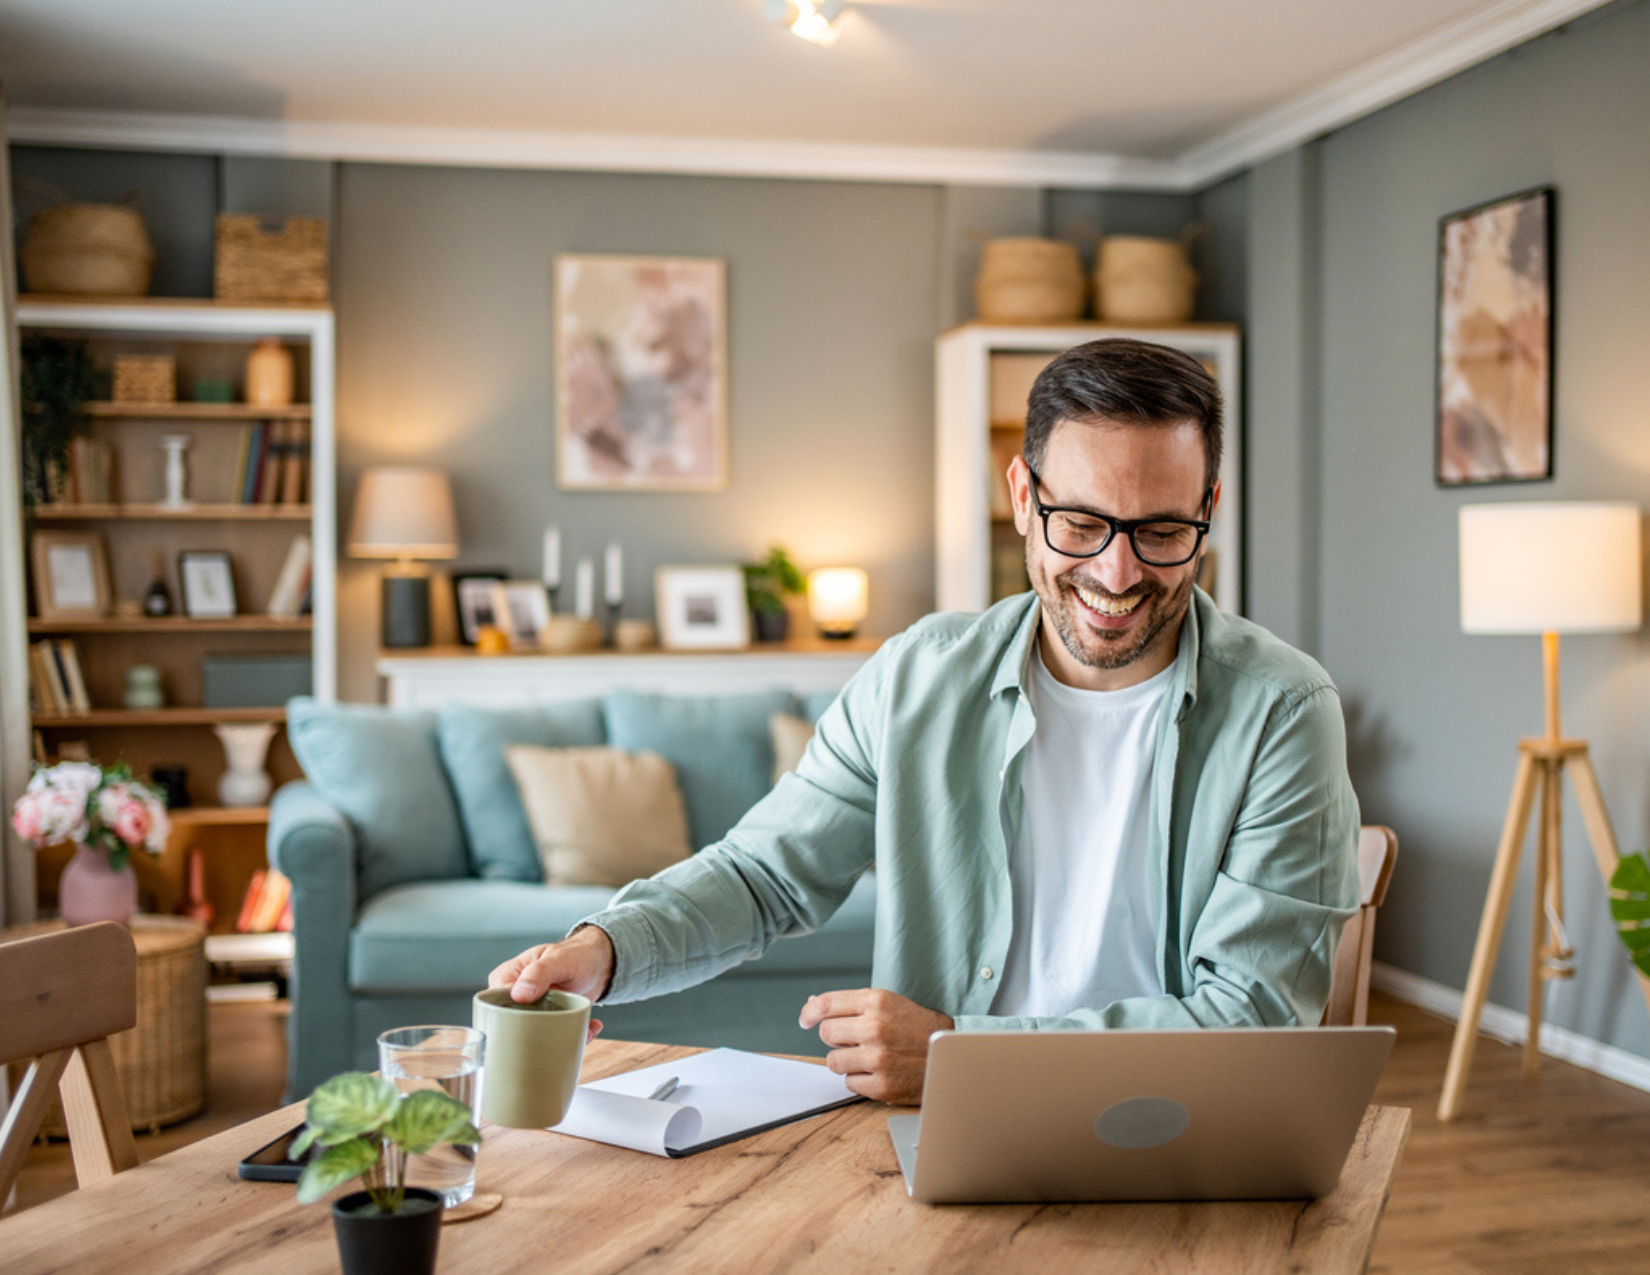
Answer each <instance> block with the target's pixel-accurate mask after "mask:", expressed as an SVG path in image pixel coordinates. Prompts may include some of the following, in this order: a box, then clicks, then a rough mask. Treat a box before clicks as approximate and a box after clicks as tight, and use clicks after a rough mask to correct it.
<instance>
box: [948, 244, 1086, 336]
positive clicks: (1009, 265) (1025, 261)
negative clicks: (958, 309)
mask: <svg viewBox="0 0 1650 1275" xmlns="http://www.w3.org/2000/svg"><path fill="white" fill-rule="evenodd" d="M1084 292H1085V287H1084V283H1083V265H1082V262H1081V261H1080V260H1079V258H1078V256H1077V248H1076V246H1075V245H1074V244H1069V243H1064V242H1062V241H1060V240H1058V239H988V240H986V241H985V243H983V244H981V245H980V273H979V274H978V275H977V276H976V277H975V279H974V308H975V310H976V311H977V312H978V314H979V317H980V319H981V320H982V321H984V322H986V323H1065V322H1069V321H1070V320H1072V319H1078V318H1081V317H1082V314H1083V299H1084Z"/></svg>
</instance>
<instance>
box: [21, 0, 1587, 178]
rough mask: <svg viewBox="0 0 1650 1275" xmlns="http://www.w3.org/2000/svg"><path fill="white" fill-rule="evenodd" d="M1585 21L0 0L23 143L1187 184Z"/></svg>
mask: <svg viewBox="0 0 1650 1275" xmlns="http://www.w3.org/2000/svg"><path fill="white" fill-rule="evenodd" d="M1599 3H1601V0H857V2H856V0H850V4H849V8H848V11H847V13H846V15H845V18H844V21H843V27H842V33H841V37H840V39H839V40H838V42H837V43H836V45H835V46H834V47H831V48H818V47H815V46H813V45H810V44H807V43H805V42H803V41H801V40H798V39H796V38H795V37H794V36H792V35H790V34H789V32H787V31H786V30H785V29H784V28H782V27H779V26H775V25H773V24H771V23H769V22H767V21H765V20H764V18H763V16H762V7H763V5H762V0H469V3H464V4H455V3H452V0H281V2H280V3H253V2H252V0H136V2H134V0H0V82H3V84H4V87H5V91H6V95H7V99H8V101H9V102H10V104H11V106H12V108H13V109H12V112H11V132H12V135H13V136H14V138H16V139H18V140H34V141H43V142H47V141H57V142H67V143H70V144H127V145H166V146H173V147H177V148H193V147H196V146H199V147H201V148H203V149H214V148H216V149H225V150H231V151H263V152H267V153H289V154H318V155H332V156H337V157H342V158H350V157H360V158H401V159H415V160H416V159H427V160H432V161H439V162H495V163H542V164H547V165H559V164H565V165H567V166H591V167H630V168H643V169H646V168H657V169H678V170H683V169H697V170H700V171H733V172H739V171H750V172H793V173H796V174H798V175H817V176H839V177H854V176H859V177H877V178H884V179H886V178H888V177H896V176H900V175H909V176H910V178H912V179H914V180H935V179H939V180H961V181H967V180H982V181H999V182H1005V183H1010V184H1017V183H1019V184H1043V183H1050V184H1058V183H1059V182H1061V181H1062V180H1069V181H1072V182H1074V183H1077V184H1092V185H1112V184H1125V185H1126V184H1138V185H1156V186H1165V187H1175V186H1185V185H1187V184H1190V183H1194V182H1199V181H1206V180H1209V179H1212V178H1213V177H1215V176H1218V175H1220V173H1221V172H1222V171H1229V170H1230V169H1232V168H1235V167H1237V166H1239V165H1241V164H1243V163H1246V162H1252V161H1253V160H1254V159H1256V158H1259V157H1261V155H1262V154H1264V153H1267V152H1269V151H1275V150H1281V149H1284V148H1286V147H1287V146H1290V145H1294V144H1296V143H1297V142H1299V141H1301V140H1304V138H1305V137H1307V136H1310V135H1312V134H1313V133H1315V132H1321V131H1323V130H1324V129H1325V128H1327V127H1334V126H1335V125H1336V124H1338V123H1342V122H1344V121H1345V120H1346V119H1350V118H1354V117H1355V116H1356V115H1357V114H1361V113H1363V112H1364V111H1367V110H1370V109H1373V108H1374V107H1376V106H1379V105H1382V104H1384V102H1386V101H1391V100H1394V99H1395V98H1396V97H1398V96H1402V95H1403V94H1404V93H1407V92H1412V91H1414V90H1415V89H1416V88H1419V87H1422V86H1423V85H1424V84H1426V83H1431V82H1433V81H1435V80H1437V79H1439V78H1442V76H1444V75H1447V74H1450V73H1452V72H1453V71H1455V70H1458V69H1460V68H1461V67H1462V66H1466V65H1471V64H1472V63H1473V62H1476V61H1479V60H1481V59H1482V58H1484V57H1488V56H1492V55H1493V54H1494V53H1497V52H1500V51H1501V50H1502V49H1505V48H1507V47H1510V46H1511V45H1512V44H1514V43H1517V42H1518V41H1520V40H1522V39H1527V38H1529V37H1530V36H1531V35H1534V34H1536V33H1538V32H1540V31H1542V30H1546V29H1549V28H1550V27H1552V26H1554V25H1557V24H1558V23H1560V22H1562V21H1564V20H1566V19H1568V18H1570V17H1573V16H1574V15H1576V14H1577V13H1580V12H1584V11H1586V10H1588V9H1591V8H1594V7H1596V6H1597V5H1598V4H1599Z"/></svg>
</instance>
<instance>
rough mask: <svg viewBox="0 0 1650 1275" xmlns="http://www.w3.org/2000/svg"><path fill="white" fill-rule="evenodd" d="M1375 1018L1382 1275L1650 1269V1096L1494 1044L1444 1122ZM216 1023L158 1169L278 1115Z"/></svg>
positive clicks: (57, 1148)
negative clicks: (1529, 1068) (1390, 1142)
mask: <svg viewBox="0 0 1650 1275" xmlns="http://www.w3.org/2000/svg"><path fill="white" fill-rule="evenodd" d="M1370 1019H1371V1021H1373V1022H1380V1023H1391V1024H1393V1025H1394V1026H1396V1027H1397V1028H1398V1045H1397V1048H1396V1049H1395V1051H1394V1052H1393V1055H1392V1061H1391V1062H1390V1063H1388V1065H1387V1069H1386V1074H1385V1075H1384V1076H1383V1077H1382V1080H1381V1084H1380V1088H1379V1089H1378V1090H1377V1093H1376V1100H1377V1101H1378V1102H1381V1103H1386V1104H1390V1105H1394V1106H1404V1107H1409V1108H1410V1109H1411V1110H1412V1112H1413V1113H1414V1129H1413V1132H1412V1133H1411V1135H1410V1140H1409V1148H1408V1150H1407V1151H1406V1152H1405V1155H1404V1160H1403V1163H1402V1165H1400V1167H1399V1170H1398V1178H1397V1183H1396V1185H1395V1186H1394V1188H1393V1192H1392V1199H1391V1201H1390V1202H1389V1204H1388V1205H1387V1212H1386V1218H1385V1220H1384V1221H1383V1222H1382V1224H1381V1232H1380V1238H1379V1239H1378V1240H1377V1242H1376V1245H1375V1256H1374V1260H1373V1262H1372V1264H1371V1266H1370V1270H1371V1271H1375V1272H1386V1273H1388V1275H1582V1273H1587V1275H1592V1273H1597V1275H1629V1273H1631V1275H1643V1273H1644V1272H1646V1271H1650V1094H1647V1093H1642V1092H1640V1091H1639V1090H1636V1089H1631V1088H1629V1087H1627V1086H1626V1085H1621V1084H1618V1083H1616V1082H1615V1081H1611V1080H1605V1079H1603V1078H1602V1077H1600V1076H1596V1075H1594V1074H1593V1073H1591V1072H1588V1071H1583V1070H1581V1069H1580V1068H1577V1067H1572V1066H1569V1065H1567V1064H1565V1063H1558V1062H1553V1061H1551V1060H1546V1061H1544V1063H1543V1067H1542V1072H1541V1076H1540V1078H1539V1079H1538V1080H1537V1081H1536V1082H1535V1083H1533V1084H1526V1083H1525V1082H1524V1080H1523V1077H1522V1074H1521V1072H1520V1056H1519V1051H1518V1050H1516V1049H1514V1048H1512V1047H1510V1046H1507V1045H1503V1044H1500V1043H1499V1042H1497V1041H1493V1040H1490V1039H1488V1038H1487V1037H1486V1038H1485V1039H1483V1040H1482V1041H1480V1043H1479V1046H1478V1051H1477V1056H1476V1059H1475V1061H1474V1066H1473V1072H1472V1077H1471V1081H1470V1083H1469V1085H1468V1087H1467V1093H1466V1101H1465V1103H1464V1106H1463V1110H1462V1113H1461V1115H1459V1116H1458V1117H1457V1118H1456V1119H1455V1120H1454V1121H1453V1122H1451V1123H1450V1124H1448V1125H1444V1124H1440V1123H1439V1121H1438V1118H1437V1115H1436V1114H1435V1112H1436V1108H1437V1104H1438V1092H1439V1089H1440V1087H1441V1085H1442V1082H1443V1075H1444V1064H1445V1061H1446V1059H1447V1058H1448V1055H1449V1045H1450V1035H1451V1032H1452V1031H1453V1024H1451V1023H1448V1022H1445V1021H1443V1020H1441V1019H1436V1018H1432V1017H1429V1016H1428V1015H1426V1014H1423V1013H1422V1012H1421V1011H1420V1010H1417V1009H1414V1008H1412V1007H1410V1006H1408V1005H1404V1004H1401V1003H1399V1002H1397V1001H1393V1000H1390V999H1387V998H1384V997H1380V996H1376V997H1375V998H1374V999H1373V1001H1372V1004H1371V1007H1370ZM210 1020H211V1060H212V1061H211V1074H210V1092H211V1105H210V1108H209V1110H208V1111H207V1112H206V1113H204V1114H203V1115H201V1116H198V1117H196V1118H195V1119H194V1120H190V1121H187V1122H185V1123H183V1124H180V1125H176V1126H174V1127H173V1128H171V1129H166V1130H162V1131H161V1132H160V1133H159V1134H155V1135H139V1137H138V1140H137V1141H138V1154H139V1155H140V1156H141V1157H142V1158H143V1159H145V1160H148V1159H152V1158H153V1157H154V1156H157V1155H161V1154H163V1153H164V1152H166V1151H169V1150H171V1149H172V1148H174V1147H177V1146H180V1145H183V1144H185V1143H187V1142H190V1141H193V1140H194V1139H196V1138H200V1137H204V1136H206V1135H207V1134H210V1133H216V1132H217V1131H218V1130H220V1129H223V1128H225V1127H227V1126H229V1125H232V1124H237V1123H239V1122H240V1121H242V1120H246V1119H250V1118H251V1117H252V1116H254V1115H259V1114H262V1113H263V1112H265V1111H268V1110H269V1109H270V1108H272V1107H274V1106H276V1105H278V1104H279V1102H280V1097H281V1085H282V1071H283V1068H284V1066H285V1061H284V1059H285V1044H284V1035H283V1032H284V1028H285V1008H284V1006H283V1005H280V1004H278V1003H276V1002H271V1001H264V1002H251V1003H218V1004H214V1005H213V1006H212V1010H211V1015H210ZM247 1149H248V1150H251V1149H252V1148H250V1147H249V1148H247ZM73 1185H74V1174H73V1169H72V1167H71V1166H70V1163H69V1156H68V1150H67V1147H66V1146H64V1145H63V1144H60V1143H58V1144H52V1145H49V1146H37V1147H36V1148H35V1150H34V1151H33V1152H32V1153H31V1155H30V1157H29V1161H28V1163H27V1164H26V1165H25V1166H24V1169H23V1172H22V1175H21V1176H20V1178H19V1180H18V1203H19V1207H27V1206H28V1205H30V1204H35V1203H38V1202H40V1201H41V1200H45V1199H50V1198H51V1197H52V1196H54V1195H58V1194H61V1193H62V1192H64V1191H67V1190H71V1189H73Z"/></svg>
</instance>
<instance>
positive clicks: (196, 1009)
mask: <svg viewBox="0 0 1650 1275" xmlns="http://www.w3.org/2000/svg"><path fill="white" fill-rule="evenodd" d="M29 928H35V927H29ZM56 928H59V923H57V922H45V923H42V925H41V927H40V932H41V933H44V932H46V931H47V930H50V929H56ZM132 939H133V941H134V942H135V943H136V944H137V1026H136V1027H134V1028H132V1029H131V1030H130V1031H123V1032H119V1033H117V1034H115V1035H113V1036H111V1037H109V1050H110V1052H111V1053H112V1054H113V1055H114V1060H115V1071H116V1072H117V1073H118V1074H119V1076H120V1088H121V1091H122V1092H123V1093H124V1094H125V1096H126V1113H127V1115H128V1116H130V1117H131V1122H132V1128H133V1129H147V1130H149V1131H151V1132H152V1131H154V1130H156V1129H158V1128H160V1127H161V1126H162V1125H168V1124H176V1123H177V1122H178V1121H179V1120H184V1119H187V1118H188V1117H189V1116H192V1115H194V1114H195V1113H196V1112H197V1111H199V1110H200V1109H201V1108H202V1107H204V1106H205V1105H206V931H205V930H204V929H202V928H201V927H200V926H199V925H197V924H196V923H195V922H194V921H187V920H184V919H182V918H180V917H170V916H137V917H133V918H132ZM40 1131H41V1132H42V1133H45V1134H47V1135H48V1136H50V1137H54V1138H62V1137H67V1136H68V1125H67V1124H66V1123H65V1122H64V1120H63V1108H62V1105H61V1104H60V1103H54V1104H53V1106H52V1109H51V1110H50V1111H49V1112H48V1113H47V1114H46V1118H45V1120H44V1121H42V1122H41V1125H40Z"/></svg>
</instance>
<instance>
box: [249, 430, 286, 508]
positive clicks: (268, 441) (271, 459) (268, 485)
mask: <svg viewBox="0 0 1650 1275" xmlns="http://www.w3.org/2000/svg"><path fill="white" fill-rule="evenodd" d="M285 457H286V422H285V421H269V422H267V423H266V424H265V425H264V457H263V464H262V466H261V467H260V468H259V471H258V499H257V502H256V503H257V504H260V505H273V504H274V503H275V499H276V497H277V496H279V495H280V494H281V466H282V463H283V461H284V460H285Z"/></svg>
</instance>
